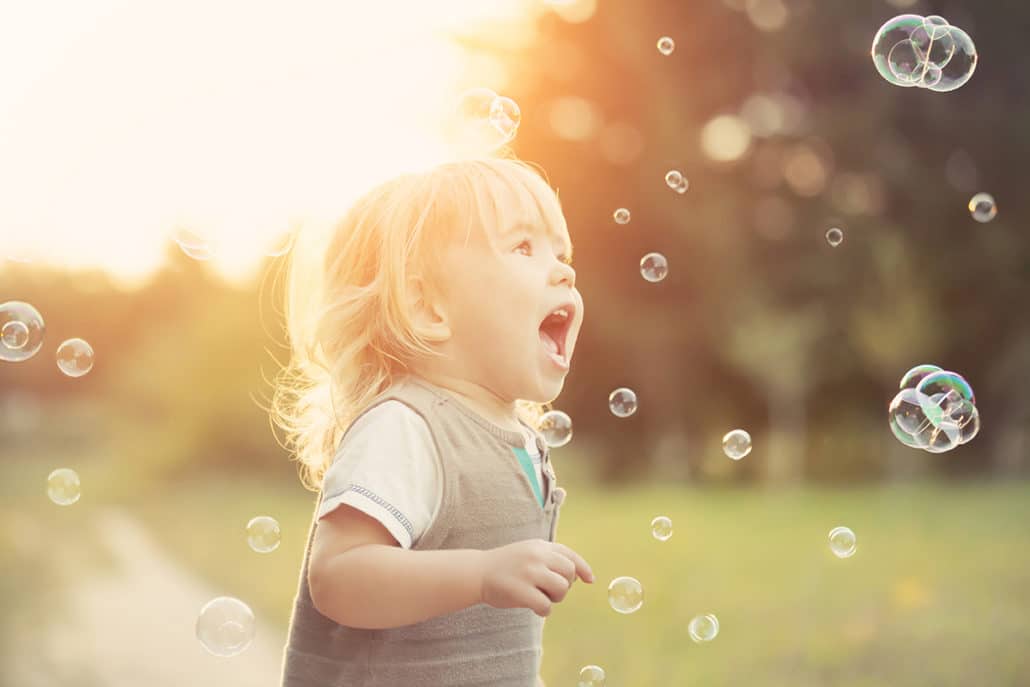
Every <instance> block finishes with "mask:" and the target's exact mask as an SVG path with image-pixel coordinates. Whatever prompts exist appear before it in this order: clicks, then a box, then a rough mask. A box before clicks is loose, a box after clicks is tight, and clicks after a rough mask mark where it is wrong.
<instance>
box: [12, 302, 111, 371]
mask: <svg viewBox="0 0 1030 687" xmlns="http://www.w3.org/2000/svg"><path fill="white" fill-rule="evenodd" d="M45 332H46V324H45V323H44V322H43V316H42V315H40V314H39V311H38V310H36V309H35V308H34V307H32V306H31V305H29V304H28V303H24V302H22V301H7V302H6V303H0V360H3V361H6V362H9V363H20V362H23V361H25V360H28V359H29V358H31V357H32V356H34V355H36V354H37V353H39V350H40V349H41V348H42V347H43V335H44V333H45ZM57 369H59V370H60V371H61V372H63V373H64V374H65V375H67V376H68V377H81V376H82V375H84V374H86V373H87V372H89V371H90V370H92V369H93V347H92V346H90V345H89V343H88V342H87V341H85V340H84V339H79V338H74V339H68V340H66V341H64V342H62V343H61V345H59V346H58V347H57Z"/></svg>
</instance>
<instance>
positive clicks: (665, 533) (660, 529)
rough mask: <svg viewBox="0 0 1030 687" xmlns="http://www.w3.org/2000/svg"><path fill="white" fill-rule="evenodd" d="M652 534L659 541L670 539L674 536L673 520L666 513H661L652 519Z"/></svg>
mask: <svg viewBox="0 0 1030 687" xmlns="http://www.w3.org/2000/svg"><path fill="white" fill-rule="evenodd" d="M651 534H653V535H654V538H655V539H657V540H658V541H668V540H669V537H671V536H672V520H670V519H669V518H667V517H665V516H664V515H659V516H658V517H656V518H655V519H654V520H652V521H651Z"/></svg>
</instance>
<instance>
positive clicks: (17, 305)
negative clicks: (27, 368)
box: [0, 301, 46, 363]
mask: <svg viewBox="0 0 1030 687" xmlns="http://www.w3.org/2000/svg"><path fill="white" fill-rule="evenodd" d="M45 331H46V325H45V324H44V323H43V316H42V315H40V314H39V311H38V310H36V309H35V308H34V307H32V306H31V305H29V304H28V303H24V302H22V301H7V302H6V303H0V360H5V361H7V362H9V363H19V362H21V361H23V360H28V359H29V358H31V357H32V356H34V355H36V354H37V353H39V349H40V348H42V346H43V334H44V332H45Z"/></svg>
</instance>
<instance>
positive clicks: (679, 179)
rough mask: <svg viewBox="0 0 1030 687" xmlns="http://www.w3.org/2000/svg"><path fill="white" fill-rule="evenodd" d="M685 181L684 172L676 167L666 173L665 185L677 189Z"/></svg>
mask: <svg viewBox="0 0 1030 687" xmlns="http://www.w3.org/2000/svg"><path fill="white" fill-rule="evenodd" d="M683 182H684V179H683V173H682V172H680V171H679V170H676V169H670V170H669V171H668V172H666V173H665V185H666V186H668V187H669V188H671V189H672V190H673V191H675V190H676V189H677V188H679V187H680V185H682V184H683Z"/></svg>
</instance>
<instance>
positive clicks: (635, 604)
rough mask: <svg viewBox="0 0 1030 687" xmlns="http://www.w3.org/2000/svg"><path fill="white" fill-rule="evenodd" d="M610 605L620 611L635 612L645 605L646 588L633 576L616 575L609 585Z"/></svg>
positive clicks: (624, 612)
mask: <svg viewBox="0 0 1030 687" xmlns="http://www.w3.org/2000/svg"><path fill="white" fill-rule="evenodd" d="M608 605H610V606H611V607H612V608H613V609H614V610H616V611H618V612H619V613H623V614H626V613H633V612H635V611H637V610H639V609H640V607H641V606H643V605H644V588H643V587H642V586H641V585H640V582H639V581H638V580H637V579H636V578H633V577H616V578H615V579H614V580H612V581H611V584H609V585H608Z"/></svg>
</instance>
